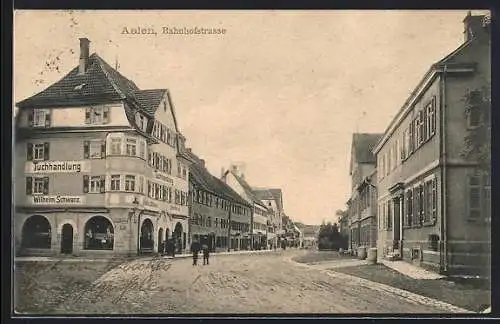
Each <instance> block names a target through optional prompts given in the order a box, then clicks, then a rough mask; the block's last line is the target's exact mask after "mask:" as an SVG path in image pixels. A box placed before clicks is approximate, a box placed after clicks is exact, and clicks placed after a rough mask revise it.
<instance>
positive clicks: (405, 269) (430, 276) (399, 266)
mask: <svg viewBox="0 0 500 324" xmlns="http://www.w3.org/2000/svg"><path fill="white" fill-rule="evenodd" d="M382 264H383V265H385V266H386V267H388V268H391V269H393V270H395V271H397V272H399V273H401V274H404V275H405V276H408V277H410V278H413V279H419V280H436V279H442V278H445V276H443V275H440V274H438V273H435V272H431V271H427V270H425V269H422V268H420V267H417V266H414V265H412V264H410V263H408V262H405V261H387V260H382Z"/></svg>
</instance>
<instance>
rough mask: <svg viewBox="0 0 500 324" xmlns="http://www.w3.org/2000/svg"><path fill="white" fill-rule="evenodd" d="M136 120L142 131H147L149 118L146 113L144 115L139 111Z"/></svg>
mask: <svg viewBox="0 0 500 324" xmlns="http://www.w3.org/2000/svg"><path fill="white" fill-rule="evenodd" d="M135 122H136V123H137V126H138V127H139V129H140V130H141V131H143V132H145V131H146V129H147V127H148V120H147V118H146V117H145V116H144V115H142V114H141V113H137V114H136V116H135Z"/></svg>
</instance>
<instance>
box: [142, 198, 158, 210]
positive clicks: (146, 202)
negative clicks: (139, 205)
mask: <svg viewBox="0 0 500 324" xmlns="http://www.w3.org/2000/svg"><path fill="white" fill-rule="evenodd" d="M144 206H149V207H154V208H158V204H157V203H155V202H154V201H152V200H149V199H144Z"/></svg>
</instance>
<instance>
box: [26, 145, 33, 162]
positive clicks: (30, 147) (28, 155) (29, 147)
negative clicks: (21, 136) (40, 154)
mask: <svg viewBox="0 0 500 324" xmlns="http://www.w3.org/2000/svg"><path fill="white" fill-rule="evenodd" d="M26 160H28V161H33V143H27V145H26Z"/></svg>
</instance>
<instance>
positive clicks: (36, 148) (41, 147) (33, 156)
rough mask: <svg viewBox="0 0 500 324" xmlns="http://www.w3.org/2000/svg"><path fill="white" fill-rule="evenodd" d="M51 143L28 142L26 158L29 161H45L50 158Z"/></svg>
mask: <svg viewBox="0 0 500 324" xmlns="http://www.w3.org/2000/svg"><path fill="white" fill-rule="evenodd" d="M49 147H50V145H49V143H47V142H46V143H38V144H32V143H28V144H27V147H26V159H27V160H28V161H43V160H48V159H49Z"/></svg>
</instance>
